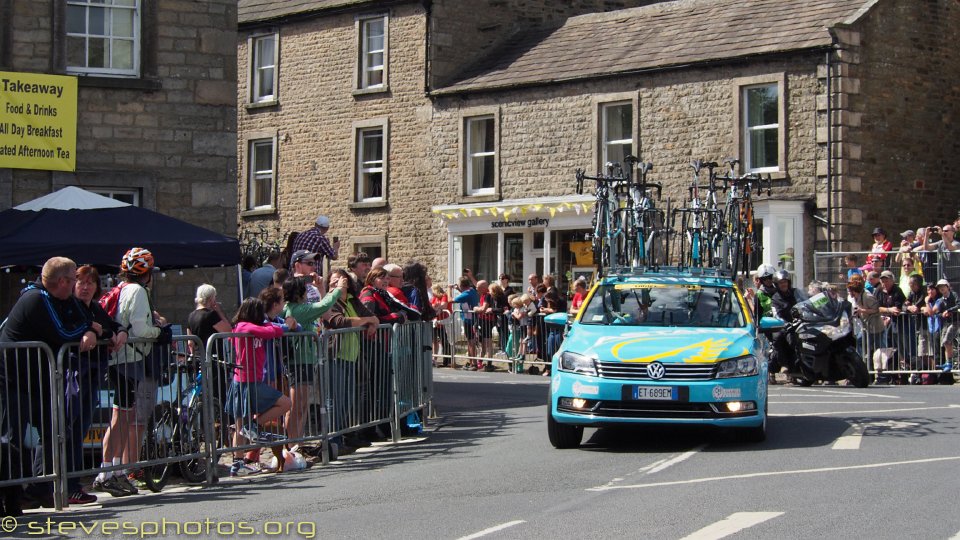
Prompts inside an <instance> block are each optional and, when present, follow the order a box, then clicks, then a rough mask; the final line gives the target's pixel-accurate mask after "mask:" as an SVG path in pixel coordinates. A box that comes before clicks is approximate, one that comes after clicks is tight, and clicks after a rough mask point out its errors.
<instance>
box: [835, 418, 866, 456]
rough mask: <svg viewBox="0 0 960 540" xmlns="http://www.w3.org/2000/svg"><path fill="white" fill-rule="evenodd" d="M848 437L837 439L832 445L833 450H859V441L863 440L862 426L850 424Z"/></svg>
mask: <svg viewBox="0 0 960 540" xmlns="http://www.w3.org/2000/svg"><path fill="white" fill-rule="evenodd" d="M847 431H849V432H850V434H849V435H843V436H841V437H839V438H837V442H835V443H833V449H834V450H859V449H860V441H862V440H863V424H858V423H856V422H853V423H851V424H850V429H849V430H847Z"/></svg>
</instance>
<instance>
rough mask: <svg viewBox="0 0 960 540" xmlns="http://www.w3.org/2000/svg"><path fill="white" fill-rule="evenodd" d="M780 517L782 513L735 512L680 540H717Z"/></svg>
mask: <svg viewBox="0 0 960 540" xmlns="http://www.w3.org/2000/svg"><path fill="white" fill-rule="evenodd" d="M782 515H783V512H737V513H735V514H730V515H729V516H727V517H726V518H725V519H723V520H720V521H718V522H716V523H714V524H712V525H707V526H706V527H704V528H702V529H700V530H699V531H697V532H695V533H693V534H691V535H689V536H684V537H683V538H681V539H680V540H719V539H720V538H726V537H727V536H730V535H731V534H735V533H738V532H740V531H742V530H744V529H748V528H750V527H753V526H754V525H759V524H760V523H763V522H764V521H767V520H770V519H773V518H775V517H778V516H782Z"/></svg>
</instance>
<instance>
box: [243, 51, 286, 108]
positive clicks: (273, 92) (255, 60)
mask: <svg viewBox="0 0 960 540" xmlns="http://www.w3.org/2000/svg"><path fill="white" fill-rule="evenodd" d="M277 42H278V40H277V34H268V35H261V36H253V37H251V38H250V40H249V44H250V47H249V50H250V55H251V56H250V59H251V62H250V102H251V103H265V102H272V101H276V100H277V75H278V73H277V58H278V50H279V47H277Z"/></svg>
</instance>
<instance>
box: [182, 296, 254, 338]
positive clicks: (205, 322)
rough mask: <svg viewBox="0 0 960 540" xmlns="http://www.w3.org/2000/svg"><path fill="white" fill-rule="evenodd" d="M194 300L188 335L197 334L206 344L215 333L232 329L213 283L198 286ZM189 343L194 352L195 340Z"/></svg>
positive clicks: (188, 317)
mask: <svg viewBox="0 0 960 540" xmlns="http://www.w3.org/2000/svg"><path fill="white" fill-rule="evenodd" d="M258 294H259V293H258ZM193 302H194V305H195V306H196V309H194V310H193V311H192V312H190V315H188V316H187V335H191V336H197V337H198V338H200V342H201V343H203V345H204V346H206V345H207V340H208V339H210V336H212V335H213V334H216V333H217V332H229V331H230V330H231V326H230V322H229V320H228V318H227V315H226V314H225V313H224V312H223V307H221V306H220V302H217V289H216V288H214V286H213V285H210V284H208V283H204V284H203V285H200V286H199V287H197V295H196V297H195V298H194V299H193ZM187 345H188V346H189V347H190V352H191V353H192V352H194V351H193V341H188V342H187ZM218 352H219V351H218Z"/></svg>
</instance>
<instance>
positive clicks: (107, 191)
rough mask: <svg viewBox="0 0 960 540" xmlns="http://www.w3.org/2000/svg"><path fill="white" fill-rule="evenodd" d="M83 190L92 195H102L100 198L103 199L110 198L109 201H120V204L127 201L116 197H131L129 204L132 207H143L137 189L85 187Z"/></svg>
mask: <svg viewBox="0 0 960 540" xmlns="http://www.w3.org/2000/svg"><path fill="white" fill-rule="evenodd" d="M84 189H86V190H87V191H90V192H92V193H96V194H97V195H102V196H104V197H109V198H111V199H114V200H117V201H121V202H127V201H124V200H122V199H120V198H118V195H119V196H132V197H133V202H132V203H130V204H132V205H133V206H143V205H142V204H141V203H140V190H139V189H131V188H112V187H85V188H84Z"/></svg>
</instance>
